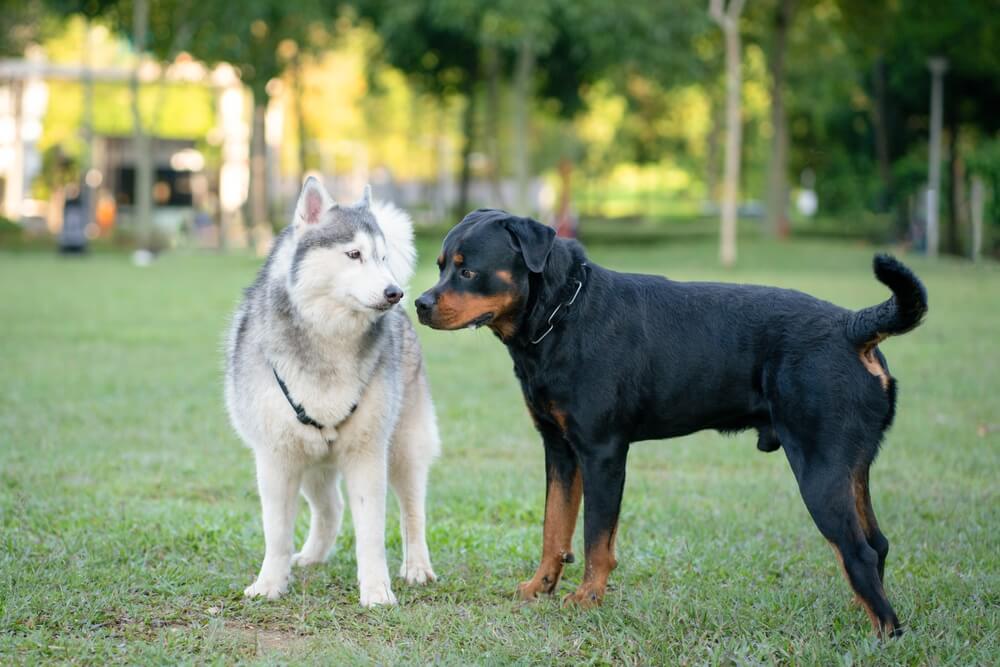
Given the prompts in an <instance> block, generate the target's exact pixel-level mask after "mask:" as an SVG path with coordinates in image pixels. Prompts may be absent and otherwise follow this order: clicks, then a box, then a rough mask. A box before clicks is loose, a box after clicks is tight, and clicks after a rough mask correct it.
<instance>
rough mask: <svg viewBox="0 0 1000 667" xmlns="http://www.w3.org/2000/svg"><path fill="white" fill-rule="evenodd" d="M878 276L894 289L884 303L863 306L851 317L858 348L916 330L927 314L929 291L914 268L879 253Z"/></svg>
mask: <svg viewBox="0 0 1000 667" xmlns="http://www.w3.org/2000/svg"><path fill="white" fill-rule="evenodd" d="M872 265H873V268H874V269H875V277H876V278H878V279H879V282H881V283H883V284H884V285H885V286H886V287H888V288H889V289H891V290H892V297H891V298H889V299H888V300H886V301H883V302H882V303H880V304H878V305H875V306H869V307H868V308H862V309H861V310H859V311H857V312H856V313H854V314H852V315H851V316H850V318H849V319H848V320H847V338H848V340H849V341H850V342H851V343H852V344H854V345H855V346H857V347H870V346H872V345H877V344H878V343H879V341H881V340H883V339H885V338H888V337H889V336H896V335H898V334H904V333H906V332H907V331H910V330H912V329H915V328H916V327H917V325H919V324H920V322H921V320H923V318H924V315H925V314H926V313H927V290H926V289H925V288H924V284H923V283H922V282H920V279H919V278H917V277H916V276H915V275H914V274H913V272H912V271H910V270H909V269H908V268H906V267H905V266H904V265H903V263H902V262H900V261H899V260H897V259H896V258H895V257H892V256H890V255H875V259H874V260H873V261H872Z"/></svg>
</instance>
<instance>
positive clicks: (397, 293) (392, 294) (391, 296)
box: [384, 285, 403, 303]
mask: <svg viewBox="0 0 1000 667" xmlns="http://www.w3.org/2000/svg"><path fill="white" fill-rule="evenodd" d="M384 294H385V300H386V301H388V302H389V303H399V300H400V299H402V298H403V290H401V289H399V288H398V287H396V286H395V285H389V286H388V287H386V288H385V292H384Z"/></svg>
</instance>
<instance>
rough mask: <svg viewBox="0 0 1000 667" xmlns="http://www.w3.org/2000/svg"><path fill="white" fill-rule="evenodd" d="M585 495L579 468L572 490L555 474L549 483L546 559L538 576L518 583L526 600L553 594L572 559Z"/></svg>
mask: <svg viewBox="0 0 1000 667" xmlns="http://www.w3.org/2000/svg"><path fill="white" fill-rule="evenodd" d="M582 496H583V476H582V475H581V473H580V469H579V468H577V471H576V475H575V476H574V477H573V481H572V482H571V483H570V486H569V488H568V489H567V488H566V487H565V486H564V485H563V483H562V482H560V481H559V480H557V479H555V477H553V478H552V481H551V482H550V483H549V488H548V491H547V492H546V494H545V527H544V529H543V535H542V560H541V562H540V563H539V564H538V570H537V571H536V572H535V576H533V577H532V578H531V579H530V580H529V581H525V582H522V583H520V584H519V585H518V587H517V592H518V594H519V595H520V597H521V599H522V600H534V599H535V598H536V597H537V596H538V594H539V593H552V592H553V591H554V590H555V589H556V586H557V585H558V584H559V578H560V577H561V576H562V570H563V563H566V562H572V560H573V532H574V530H575V529H576V517H577V515H578V514H579V512H580V498H581V497H582Z"/></svg>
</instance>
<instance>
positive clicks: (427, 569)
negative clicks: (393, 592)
mask: <svg viewBox="0 0 1000 667" xmlns="http://www.w3.org/2000/svg"><path fill="white" fill-rule="evenodd" d="M399 576H401V577H402V578H403V580H404V581H406V583H408V584H410V585H411V586H414V585H415V586H419V585H421V584H427V583H430V582H432V581H437V575H436V574H434V570H433V569H431V564H430V563H428V562H414V563H403V565H402V566H400V568H399Z"/></svg>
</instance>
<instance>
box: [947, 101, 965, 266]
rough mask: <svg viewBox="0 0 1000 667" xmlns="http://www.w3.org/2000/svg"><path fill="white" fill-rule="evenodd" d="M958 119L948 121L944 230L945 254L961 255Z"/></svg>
mask: <svg viewBox="0 0 1000 667" xmlns="http://www.w3.org/2000/svg"><path fill="white" fill-rule="evenodd" d="M958 135H959V126H958V119H957V118H955V116H954V114H952V116H951V118H949V121H948V167H949V169H948V173H949V174H950V176H949V178H948V228H947V229H946V230H945V252H947V253H950V254H952V255H961V254H962V250H961V247H960V242H959V239H958V237H959V229H961V228H964V227H965V226H966V220H967V217H966V215H965V163H964V162H962V155H961V150H960V148H959V146H960V144H959V137H958Z"/></svg>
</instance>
